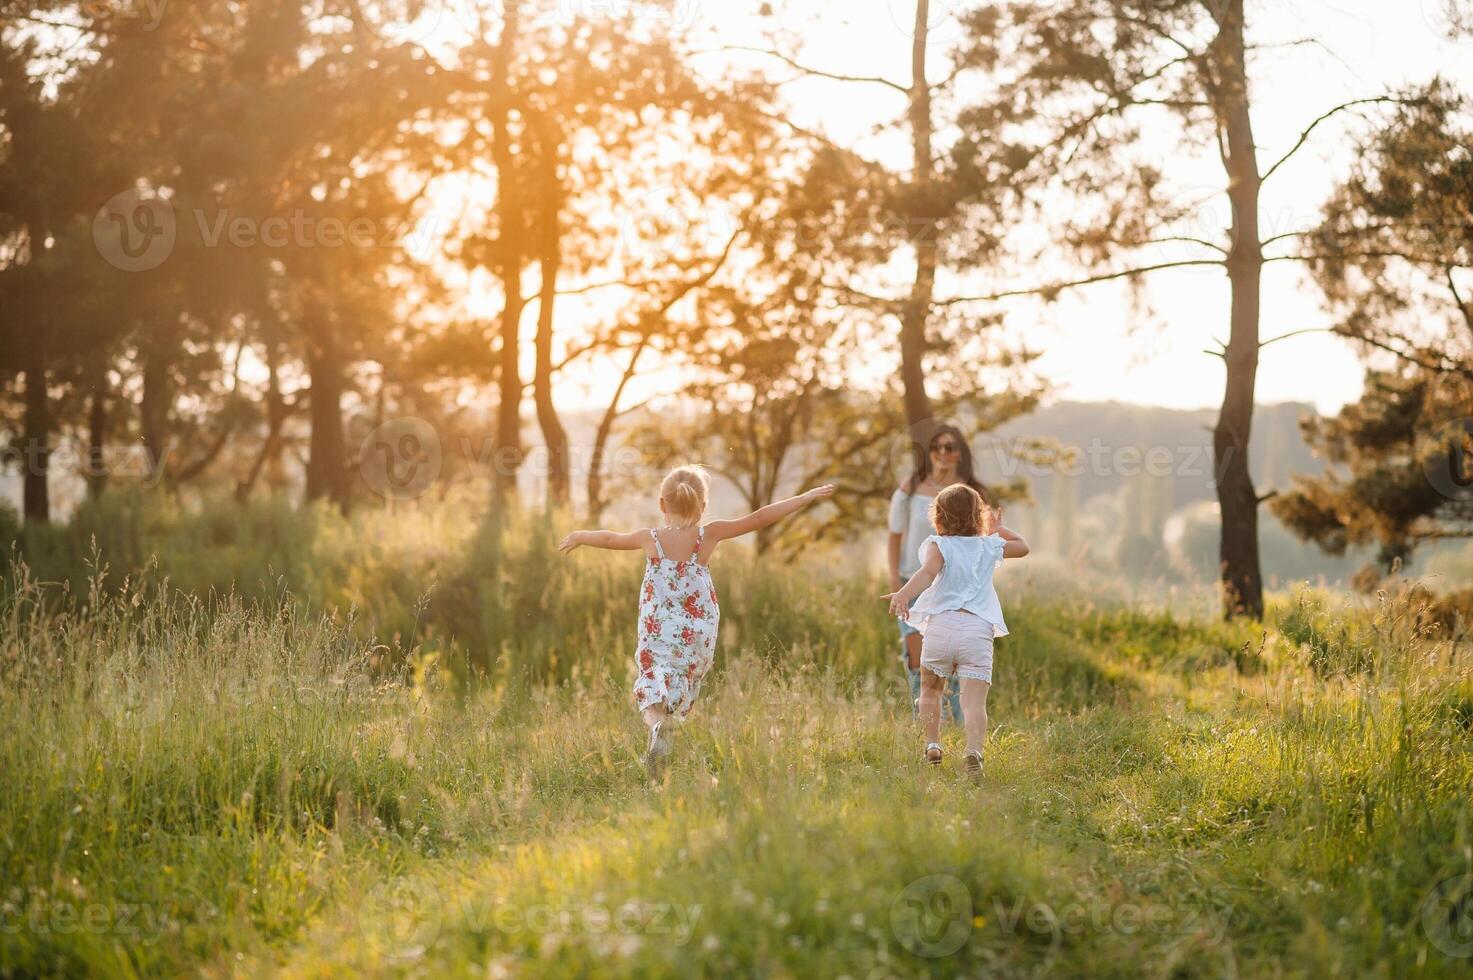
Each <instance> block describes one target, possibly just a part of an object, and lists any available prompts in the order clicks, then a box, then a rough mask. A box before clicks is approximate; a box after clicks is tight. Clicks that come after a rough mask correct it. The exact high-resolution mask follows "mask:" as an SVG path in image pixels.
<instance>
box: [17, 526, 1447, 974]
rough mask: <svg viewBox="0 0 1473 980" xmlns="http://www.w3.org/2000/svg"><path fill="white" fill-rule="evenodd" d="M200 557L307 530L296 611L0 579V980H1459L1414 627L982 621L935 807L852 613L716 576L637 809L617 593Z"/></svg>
mask: <svg viewBox="0 0 1473 980" xmlns="http://www.w3.org/2000/svg"><path fill="white" fill-rule="evenodd" d="M161 519H163V520H166V521H168V520H173V521H177V522H179V525H178V526H184V525H185V524H187V523H188V522H189V521H190V520H195V519H197V518H191V517H189V516H188V515H180V516H175V517H173V518H167V517H165V518H161ZM198 519H199V520H204V519H203V518H198ZM242 520H243V521H247V522H249V521H252V520H266V521H283V522H289V521H296V520H300V521H310V522H313V533H312V534H311V536H303V537H293V538H291V539H290V541H289V543H288V544H287V545H286V546H288V547H290V548H296V549H299V550H300V552H301V554H303V555H305V556H306V557H304V558H303V559H302V562H301V564H300V565H297V566H292V567H294V568H296V569H297V570H298V571H299V572H300V576H301V577H300V578H299V579H292V578H290V575H291V574H296V573H288V572H287V571H285V570H284V569H285V568H286V565H285V564H283V565H281V566H277V565H275V564H274V562H275V561H276V560H277V557H278V556H277V554H275V553H273V554H272V555H271V556H270V557H269V558H268V557H266V556H265V554H264V552H265V550H267V549H264V548H263V549H261V552H262V553H259V554H258V553H255V549H253V548H252V545H251V540H250V539H247V538H242V539H240V545H239V547H240V550H241V552H242V553H246V552H250V553H251V554H250V557H248V558H243V559H242V564H241V565H240V566H238V567H251V568H260V569H266V568H268V567H270V569H271V571H272V572H273V573H276V572H277V569H278V568H281V569H283V571H281V572H280V573H279V574H275V577H273V578H268V579H264V582H265V587H263V588H259V589H255V588H254V587H247V588H245V592H246V593H247V594H240V593H232V592H231V591H229V589H228V588H226V583H225V582H223V581H217V582H212V583H211V584H213V585H214V586H215V587H216V588H215V591H214V592H213V593H211V592H209V591H208V590H204V591H200V592H193V591H190V592H182V591H180V589H179V588H178V587H177V586H178V585H179V584H180V583H182V582H185V581H188V582H190V585H191V588H192V589H195V588H200V586H199V585H198V583H199V582H201V581H202V579H193V580H191V579H189V578H188V577H187V576H186V575H185V573H183V572H177V574H179V575H181V578H174V577H173V576H174V575H175V574H176V571H177V570H178V569H187V568H191V567H193V568H195V569H196V571H194V572H190V573H189V574H190V575H204V574H205V573H204V572H203V571H199V570H200V569H204V570H209V569H210V567H211V566H210V565H209V563H208V561H207V560H205V559H204V556H205V555H207V554H208V549H207V548H204V547H203V546H200V551H199V553H198V554H196V553H195V550H194V548H195V546H193V545H191V543H190V542H192V541H196V540H199V539H198V538H197V537H195V536H193V535H189V534H185V533H183V532H180V533H178V535H177V536H175V537H172V538H171V537H170V534H172V533H173V532H168V531H166V532H163V534H162V537H161V539H160V540H165V541H173V542H174V544H173V545H172V547H175V548H177V549H178V552H179V554H178V556H176V557H175V558H169V557H168V556H167V554H160V555H159V558H158V561H157V563H156V564H157V567H156V569H155V570H154V571H151V572H146V573H144V574H142V575H141V576H140V575H139V574H138V573H137V569H134V570H133V571H132V573H131V574H130V573H128V572H125V571H124V570H123V566H122V565H120V564H119V565H110V567H109V568H108V569H107V571H106V573H104V569H103V564H104V563H105V559H104V561H103V562H99V560H98V559H96V558H94V557H92V556H91V553H90V550H89V551H82V550H79V549H78V550H74V551H73V552H71V553H70V554H71V557H70V558H66V559H63V558H60V557H57V556H52V558H51V559H50V560H52V561H53V562H55V564H53V565H52V566H51V570H50V571H49V572H47V573H45V576H44V578H43V576H42V575H41V574H32V573H31V572H29V571H27V570H26V569H25V568H22V567H19V566H18V567H17V568H16V569H15V570H14V571H13V573H12V574H11V576H10V577H9V579H8V580H7V581H6V583H5V587H4V589H3V599H0V778H3V781H4V782H3V786H0V789H3V792H0V975H4V976H34V975H78V974H83V973H92V974H97V975H107V976H130V975H139V976H142V975H157V974H160V973H164V974H169V973H200V972H202V973H206V974H210V975H241V976H254V975H259V974H262V973H271V972H283V973H286V974H292V975H311V976H322V975H339V974H340V975H345V976H346V975H354V976H356V975H360V974H365V973H366V974H375V975H376V974H393V975H400V974H412V975H441V974H450V975H475V976H478V977H480V976H512V975H521V974H533V975H553V976H570V977H571V976H579V977H582V976H599V975H610V976H612V975H669V976H688V975H709V976H732V975H764V976H772V975H779V976H781V975H790V976H822V975H835V976H837V975H840V974H848V975H850V976H856V977H857V976H865V975H875V976H954V975H958V974H965V975H979V974H986V975H999V976H1036V975H1078V974H1083V973H1089V974H1091V975H1102V976H1140V975H1142V974H1150V975H1159V976H1223V975H1236V976H1285V975H1290V976H1337V975H1339V976H1352V975H1382V976H1428V977H1436V976H1457V975H1466V974H1467V971H1468V968H1469V966H1470V964H1473V959H1469V958H1467V957H1466V956H1465V955H1463V954H1462V952H1461V950H1462V946H1461V945H1459V944H1460V943H1461V942H1466V940H1467V938H1468V937H1467V935H1466V934H1465V933H1463V932H1460V931H1459V930H1460V929H1465V928H1467V926H1468V920H1467V918H1466V917H1463V918H1459V915H1463V914H1464V913H1462V912H1459V911H1458V910H1459V909H1460V908H1462V907H1461V906H1458V905H1457V904H1456V903H1457V900H1459V899H1460V898H1462V899H1467V898H1468V896H1470V895H1473V878H1465V877H1464V876H1468V875H1473V838H1470V816H1473V812H1470V802H1469V796H1470V793H1469V789H1470V787H1473V674H1470V670H1469V666H1468V662H1467V658H1466V656H1460V655H1459V654H1458V652H1457V651H1456V649H1455V648H1454V647H1453V646H1452V645H1451V644H1449V643H1447V642H1446V641H1445V639H1444V638H1443V637H1442V636H1440V635H1439V634H1438V633H1437V632H1434V631H1431V630H1430V628H1429V626H1428V624H1427V620H1426V617H1425V616H1424V615H1422V612H1421V611H1420V609H1419V607H1418V606H1417V601H1418V600H1416V599H1415V598H1414V597H1410V596H1407V597H1399V598H1398V597H1390V598H1387V599H1385V600H1384V601H1381V602H1378V603H1374V604H1372V605H1369V606H1367V607H1365V608H1356V607H1354V606H1347V605H1343V604H1342V605H1339V606H1337V605H1335V604H1334V603H1332V602H1331V601H1329V600H1328V599H1325V598H1323V597H1314V596H1304V597H1301V598H1300V599H1299V600H1297V601H1296V600H1292V599H1291V600H1288V601H1285V602H1281V603H1280V604H1279V605H1278V606H1277V607H1276V609H1275V611H1274V613H1273V616H1272V617H1271V621H1270V623H1269V624H1268V625H1267V626H1265V627H1262V628H1258V627H1254V626H1244V625H1232V626H1228V625H1223V624H1219V623H1213V622H1200V621H1196V620H1192V619H1183V618H1180V617H1175V616H1172V615H1169V614H1167V613H1164V612H1151V613H1145V612H1141V611H1139V610H1131V609H1128V608H1120V607H1116V606H1110V605H1096V604H1090V603H1088V602H1083V601H1074V600H1071V599H1070V598H1069V597H1058V598H1056V599H1052V600H1042V599H1037V598H1034V599H1030V600H1028V601H1026V602H1014V603H1010V609H1009V619H1010V625H1011V626H1012V628H1013V635H1012V636H1010V637H1009V638H1008V639H1006V640H1005V641H1003V642H1002V643H1001V644H1000V645H999V655H998V663H997V672H996V677H995V681H996V684H995V688H994V695H993V698H992V702H991V708H992V716H993V722H994V726H995V731H994V734H993V737H992V739H991V741H990V743H989V748H988V775H987V777H986V779H985V781H984V782H983V783H982V784H981V786H980V787H975V786H972V785H971V784H968V783H965V782H964V781H962V780H960V779H959V778H957V774H956V773H955V772H953V771H952V770H951V768H950V767H949V766H948V767H947V768H944V769H943V770H942V771H940V772H936V771H931V770H929V769H926V768H925V767H923V766H921V765H919V764H918V762H917V760H916V750H917V747H918V746H917V737H916V734H915V732H914V730H913V728H912V723H911V721H910V719H909V714H910V712H909V707H908V705H907V704H906V703H905V694H904V693H903V690H902V685H901V683H900V681H899V679H898V678H897V677H895V676H894V673H895V667H894V664H893V660H892V656H893V653H892V651H893V647H894V643H893V640H892V632H891V631H892V628H893V626H892V624H891V623H890V622H889V621H888V620H887V619H886V617H885V616H884V614H883V610H882V608H881V606H880V604H879V603H878V602H877V601H876V600H875V598H874V594H875V592H877V591H878V590H877V588H876V587H875V583H872V582H870V581H868V580H867V579H865V578H864V577H862V576H853V577H851V576H848V575H844V574H842V573H829V574H827V575H825V574H822V573H820V572H818V571H815V570H814V569H811V568H799V569H792V568H780V569H771V568H769V569H766V570H763V569H760V568H758V567H757V566H756V565H755V564H754V563H753V562H752V561H751V560H750V559H749V558H747V557H744V556H743V555H742V554H741V553H740V551H738V550H733V553H731V554H726V555H723V556H722V557H721V558H718V562H717V569H716V571H717V579H718V588H719V589H720V591H721V596H722V605H723V627H722V629H723V633H722V637H721V648H720V654H719V662H718V668H717V670H716V672H715V673H714V674H713V676H712V678H711V680H710V681H709V683H708V693H707V695H706V697H705V698H704V699H703V701H702V703H701V705H700V706H699V707H698V710H697V712H696V714H695V715H693V717H692V720H691V723H690V724H689V725H688V726H687V727H686V729H685V730H684V731H683V732H681V733H680V735H679V742H678V747H677V754H676V763H675V765H674V768H673V770H672V772H671V774H670V777H669V779H668V781H667V782H666V784H664V785H663V786H661V787H655V788H652V787H650V786H648V785H647V783H646V780H645V779H644V777H643V774H642V770H641V768H640V766H639V764H638V761H637V752H638V750H639V747H640V746H639V724H638V721H637V719H636V717H635V716H634V713H633V711H632V710H631V708H630V705H629V696H628V692H627V684H628V679H629V678H628V669H629V668H628V658H629V649H630V639H631V636H632V631H633V619H634V611H633V609H632V596H633V593H634V582H635V580H636V578H637V575H638V574H639V569H638V564H639V563H638V561H637V560H634V559H632V558H631V556H628V555H590V556H585V555H584V554H583V553H579V555H578V556H577V560H576V561H572V562H570V561H567V560H561V559H557V558H556V557H555V556H554V555H553V553H552V550H551V543H552V541H553V540H554V539H555V533H554V532H555V529H554V528H553V527H551V526H550V525H547V524H544V523H540V522H538V521H536V520H532V521H528V522H525V523H522V524H519V525H518V526H515V527H509V528H507V529H505V531H504V533H503V534H502V535H501V536H500V538H499V540H498V539H497V538H496V537H495V536H493V535H490V534H487V533H484V532H482V531H479V530H477V529H474V528H470V529H468V530H467V529H466V526H464V525H463V524H462V522H460V521H458V520H456V519H454V518H453V517H451V516H450V515H448V514H444V513H440V514H434V513H426V514H421V515H413V516H404V515H400V516H399V517H390V516H387V515H368V516H367V517H366V519H363V518H360V519H356V520H354V521H352V522H346V521H341V520H339V519H338V518H333V517H325V516H323V515H306V516H302V515H293V514H291V513H290V512H286V511H282V512H280V513H277V514H274V515H273V514H270V513H269V512H268V513H267V516H262V515H261V514H260V513H258V514H256V515H255V516H246V517H243V518H242ZM205 523H208V522H207V521H205ZM302 527H303V526H297V530H299V531H300V530H302ZM452 532H453V533H452ZM53 533H58V534H59V533H60V532H53ZM437 535H443V537H437ZM281 540H282V541H284V542H285V541H287V539H286V538H283V539H281ZM88 544H89V549H90V541H89V542H88ZM29 547H30V552H29V556H30V557H34V558H36V559H38V563H39V564H44V563H45V560H46V559H45V558H44V556H43V555H42V554H41V553H40V551H39V549H38V547H37V545H36V544H35V543H34V542H32V543H30V544H29ZM105 547H106V545H105V544H104V542H103V541H102V539H101V538H99V542H98V551H99V552H101V551H102V549H103V548H105ZM273 547H274V546H273ZM283 553H284V552H283ZM191 557H197V558H199V559H200V562H199V563H198V564H195V565H191V564H190V561H191ZM137 560H138V565H137V568H144V569H146V568H147V567H148V564H149V562H148V559H147V557H146V556H139V557H138V559H137ZM71 561H75V562H78V563H79V567H78V568H77V569H70V570H68V569H67V567H66V563H67V562H71ZM63 571H67V574H63ZM71 572H75V573H76V574H77V576H78V577H76V578H75V579H74V578H72V575H71ZM211 574H214V573H213V572H211ZM205 577H208V576H205ZM125 579H126V582H125ZM166 579H167V581H168V582H169V583H170V585H169V586H168V587H166V586H165V585H164V582H165V580H166ZM44 582H52V583H60V582H67V583H68V584H67V585H66V586H63V585H61V584H51V585H47V584H44ZM430 586H433V588H430ZM381 588H382V589H387V590H389V591H391V592H393V594H394V597H395V598H393V599H392V600H390V599H386V598H384V597H381V596H377V595H375V592H376V590H378V589H381ZM253 589H254V591H253ZM425 591H429V598H428V599H422V595H423V593H424V592H425ZM344 600H346V601H347V602H348V603H349V605H348V606H344V605H340V604H339V603H341V602H343V601H344ZM401 601H402V602H403V603H405V608H404V609H403V610H399V609H398V608H397V605H396V604H397V603H399V602H401ZM1005 601H1007V597H1005ZM349 607H356V610H357V611H356V612H355V613H349V611H348V608H349ZM399 615H402V616H404V617H405V618H404V619H403V620H397V619H395V617H396V616H399ZM1337 630H1341V631H1343V632H1344V634H1345V635H1346V636H1351V637H1355V638H1356V639H1355V642H1356V643H1364V644H1368V645H1369V646H1370V648H1371V650H1372V653H1371V655H1370V656H1363V655H1361V654H1360V653H1355V654H1353V655H1352V654H1346V655H1344V656H1341V655H1340V654H1339V653H1334V652H1333V651H1337V650H1342V649H1348V648H1349V647H1348V646H1347V644H1350V642H1351V641H1350V640H1345V641H1344V642H1341V641H1340V640H1333V642H1331V641H1326V640H1324V637H1327V636H1328V637H1331V638H1332V639H1333V638H1334V637H1338V636H1340V635H1341V633H1340V632H1337ZM396 634H397V635H396ZM1336 644H1339V645H1338V646H1337V645H1336ZM1326 650H1329V651H1332V653H1331V654H1329V655H1328V657H1329V660H1332V661H1333V662H1334V663H1335V664H1337V665H1338V666H1335V667H1334V669H1326V668H1325V666H1324V665H1325V663H1327V662H1329V661H1327V654H1326V653H1325V652H1324V651H1326ZM478 657H479V659H478ZM457 658H459V659H457ZM1337 658H1338V659H1337ZM957 739H958V735H957V733H956V732H955V731H950V730H949V731H948V732H947V734H946V736H945V741H946V743H947V749H948V754H949V756H950V760H952V761H954V760H955V759H956V758H957V757H958V756H959V754H960V753H959V749H960V744H959V742H958V740H957ZM1459 889H1466V890H1465V891H1459Z"/></svg>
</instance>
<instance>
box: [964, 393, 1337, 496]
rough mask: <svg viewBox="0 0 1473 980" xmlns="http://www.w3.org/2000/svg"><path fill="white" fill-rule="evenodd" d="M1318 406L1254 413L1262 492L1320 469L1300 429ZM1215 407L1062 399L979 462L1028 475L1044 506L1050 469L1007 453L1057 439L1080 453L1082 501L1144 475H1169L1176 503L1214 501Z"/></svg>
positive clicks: (1016, 425) (992, 474) (992, 444)
mask: <svg viewBox="0 0 1473 980" xmlns="http://www.w3.org/2000/svg"><path fill="white" fill-rule="evenodd" d="M1313 414H1314V407H1313V406H1312V405H1308V404H1303V403H1293V402H1286V403H1281V404H1276V405H1260V406H1259V407H1258V410H1257V411H1256V412H1255V413H1254V416H1253V440H1252V445H1251V448H1250V459H1249V466H1250V468H1251V469H1252V471H1253V479H1254V482H1255V484H1256V485H1257V486H1258V487H1259V490H1260V492H1262V491H1265V490H1267V489H1269V488H1272V487H1282V486H1286V485H1287V484H1288V482H1289V478H1290V476H1291V475H1292V474H1294V473H1315V472H1319V470H1320V469H1321V468H1322V464H1321V463H1320V462H1319V461H1318V460H1316V459H1315V458H1314V455H1313V454H1312V453H1311V452H1310V450H1309V447H1308V446H1307V445H1306V444H1305V442H1304V438H1303V436H1302V435H1301V434H1300V430H1299V420H1300V419H1301V418H1304V417H1305V416H1306V415H1313ZM1216 417H1217V411H1216V410H1215V409H1194V410H1190V411H1183V410H1180V409H1171V408H1157V407H1153V406H1148V405H1131V404H1127V403H1124V402H1069V401H1064V402H1055V403H1054V404H1052V405H1047V406H1045V407H1043V408H1040V409H1039V410H1038V411H1036V412H1034V413H1033V414H1032V415H1027V416H1024V417H1022V418H1019V419H1014V420H1012V421H1010V422H1008V423H1007V424H1006V425H1004V426H1003V427H1002V428H1001V429H1000V430H999V431H998V432H997V433H996V436H995V438H994V439H991V440H985V445H983V446H980V447H979V453H978V455H979V457H980V460H979V461H980V463H981V466H982V468H983V472H984V473H985V474H986V477H987V478H988V479H991V480H998V479H1003V480H1006V479H1008V478H1009V477H1010V476H1011V475H1012V474H1016V473H1019V472H1021V473H1022V474H1023V475H1026V476H1028V477H1029V483H1030V485H1031V486H1032V487H1033V492H1034V496H1035V498H1036V499H1037V500H1038V501H1039V503H1044V502H1045V501H1047V500H1048V499H1049V497H1050V490H1051V488H1052V485H1053V483H1054V480H1055V479H1056V477H1055V476H1054V475H1053V474H1051V473H1046V472H1043V471H1041V470H1040V471H1038V472H1030V471H1027V470H1022V471H1019V470H1018V469H1016V468H1013V469H1011V470H1010V469H1009V463H1008V462H1007V461H1006V460H1005V459H1004V453H1006V452H1007V451H1008V450H1009V449H1010V448H1011V447H1012V446H1013V445H1014V444H1015V442H1016V440H1019V439H1053V440H1056V441H1058V442H1059V443H1061V444H1063V445H1068V446H1074V447H1077V448H1078V449H1079V450H1080V451H1081V455H1080V468H1079V470H1078V471H1077V475H1076V476H1074V478H1073V479H1074V482H1075V484H1076V487H1077V489H1078V495H1079V499H1080V500H1081V501H1087V500H1089V499H1090V498H1092V497H1096V496H1099V495H1101V494H1113V493H1115V492H1116V491H1118V490H1119V489H1120V488H1121V486H1122V485H1123V484H1124V483H1125V482H1126V481H1127V480H1129V479H1132V478H1133V477H1135V476H1140V475H1160V474H1161V473H1162V472H1163V471H1164V472H1165V473H1166V474H1167V475H1169V483H1170V486H1171V488H1172V495H1171V496H1172V501H1173V503H1174V505H1175V507H1182V506H1185V505H1187V504H1190V503H1194V502H1196V501H1201V500H1215V499H1217V498H1216V492H1215V490H1214V489H1213V486H1214V484H1213V481H1212V473H1213V469H1212V426H1213V424H1214V422H1215V420H1216Z"/></svg>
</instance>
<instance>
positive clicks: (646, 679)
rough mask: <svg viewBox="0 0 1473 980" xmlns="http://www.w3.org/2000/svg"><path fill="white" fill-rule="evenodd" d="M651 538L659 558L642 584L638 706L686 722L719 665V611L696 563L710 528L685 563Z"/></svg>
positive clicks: (700, 533) (705, 571) (706, 571)
mask: <svg viewBox="0 0 1473 980" xmlns="http://www.w3.org/2000/svg"><path fill="white" fill-rule="evenodd" d="M650 537H652V538H654V540H655V554H657V555H658V556H659V557H658V558H651V559H650V560H649V563H648V564H647V565H646V566H645V570H644V582H643V583H642V584H641V585H640V591H639V650H638V652H637V653H636V654H635V668H636V675H635V679H634V701H635V704H637V705H638V706H639V710H641V711H643V710H644V709H645V708H648V707H650V706H651V705H658V704H663V705H665V707H666V709H667V710H668V711H669V712H670V714H671V715H673V716H674V717H675V718H684V717H685V716H686V715H687V714H688V713H689V712H690V709H691V706H692V705H693V704H695V701H696V695H698V694H700V693H701V681H703V680H705V678H706V674H707V672H709V671H710V669H711V664H712V663H714V662H715V660H716V627H717V626H718V625H719V624H720V622H721V608H720V607H719V606H718V605H717V604H716V586H715V585H713V584H712V583H711V569H710V568H708V567H707V566H705V565H703V564H701V563H700V562H699V561H697V560H696V559H697V556H699V555H700V553H701V544H700V542H703V541H704V540H705V537H706V529H705V528H698V529H697V531H696V540H697V544H696V550H695V554H693V555H691V556H690V557H689V558H687V559H686V560H684V561H672V560H670V559H669V558H666V557H665V549H664V548H662V547H661V546H660V536H659V535H658V534H656V533H655V531H654V530H653V529H651V531H650Z"/></svg>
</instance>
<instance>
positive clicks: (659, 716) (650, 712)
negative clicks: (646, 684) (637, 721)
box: [640, 704, 670, 728]
mask: <svg viewBox="0 0 1473 980" xmlns="http://www.w3.org/2000/svg"><path fill="white" fill-rule="evenodd" d="M640 715H641V717H643V718H644V724H645V727H646V728H654V727H655V726H656V725H658V724H659V723H660V722H662V721H665V720H666V719H667V718H669V717H670V712H669V711H668V710H667V709H666V707H665V706H664V705H663V704H652V705H650V706H649V707H648V708H645V709H644V711H642V712H640Z"/></svg>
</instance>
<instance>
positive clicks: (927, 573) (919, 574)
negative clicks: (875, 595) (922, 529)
mask: <svg viewBox="0 0 1473 980" xmlns="http://www.w3.org/2000/svg"><path fill="white" fill-rule="evenodd" d="M941 565H942V558H941V549H940V548H938V547H936V543H935V542H934V541H928V542H927V543H926V560H925V561H923V562H921V567H920V568H919V569H917V570H916V573H915V574H914V575H912V576H911V577H910V581H909V582H906V583H905V585H904V586H902V587H901V588H900V591H898V592H889V593H886V594H885V595H882V596H880V598H881V599H889V600H890V615H892V616H900V617H902V618H904V616H905V614H906V613H907V612H909V611H910V603H911V600H912V599H914V598H915V597H916V596H918V595H920V594H921V593H922V592H924V591H926V589H927V588H928V587H929V586H930V584H931V583H932V582H934V581H936V576H937V575H940V574H941Z"/></svg>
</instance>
